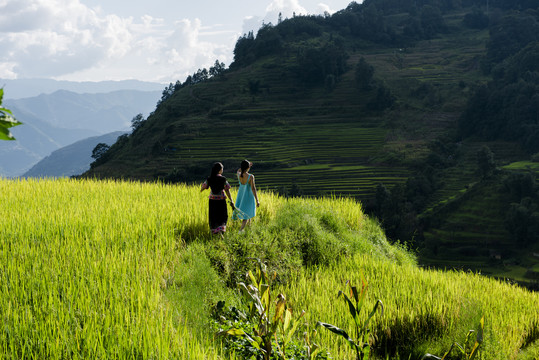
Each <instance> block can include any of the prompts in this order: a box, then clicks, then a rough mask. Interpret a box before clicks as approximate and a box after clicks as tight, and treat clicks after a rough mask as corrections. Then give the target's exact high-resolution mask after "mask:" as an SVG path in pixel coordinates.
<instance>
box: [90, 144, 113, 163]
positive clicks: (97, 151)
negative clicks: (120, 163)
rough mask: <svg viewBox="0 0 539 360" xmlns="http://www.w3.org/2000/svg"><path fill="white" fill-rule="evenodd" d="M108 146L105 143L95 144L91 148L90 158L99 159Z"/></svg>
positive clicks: (107, 149)
mask: <svg viewBox="0 0 539 360" xmlns="http://www.w3.org/2000/svg"><path fill="white" fill-rule="evenodd" d="M109 149H110V146H109V145H107V144H105V143H99V144H97V145H96V146H95V147H94V149H93V150H92V159H95V160H99V159H101V158H102V157H103V156H104V155H105V154H106V153H107V151H109Z"/></svg>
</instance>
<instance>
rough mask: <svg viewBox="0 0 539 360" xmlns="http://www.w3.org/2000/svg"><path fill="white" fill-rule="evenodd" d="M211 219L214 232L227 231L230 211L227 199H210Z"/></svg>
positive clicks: (209, 212) (211, 227) (211, 228)
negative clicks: (227, 206) (228, 210)
mask: <svg viewBox="0 0 539 360" xmlns="http://www.w3.org/2000/svg"><path fill="white" fill-rule="evenodd" d="M208 215H209V220H210V230H211V232H212V233H213V234H219V233H224V232H226V223H227V221H228V212H227V208H226V200H212V199H210V200H209V211H208Z"/></svg>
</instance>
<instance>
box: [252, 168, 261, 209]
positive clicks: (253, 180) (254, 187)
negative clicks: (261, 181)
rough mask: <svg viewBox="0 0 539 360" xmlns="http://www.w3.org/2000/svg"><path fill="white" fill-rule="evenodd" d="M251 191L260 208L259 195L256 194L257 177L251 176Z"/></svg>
mask: <svg viewBox="0 0 539 360" xmlns="http://www.w3.org/2000/svg"><path fill="white" fill-rule="evenodd" d="M250 182H251V190H252V191H253V195H254V196H255V199H256V206H260V201H258V194H257V193H256V186H255V176H254V175H252V174H251V179H250Z"/></svg>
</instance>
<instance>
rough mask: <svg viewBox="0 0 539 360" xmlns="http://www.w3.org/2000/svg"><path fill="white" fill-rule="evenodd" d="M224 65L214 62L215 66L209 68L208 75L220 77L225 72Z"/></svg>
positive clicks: (217, 61)
mask: <svg viewBox="0 0 539 360" xmlns="http://www.w3.org/2000/svg"><path fill="white" fill-rule="evenodd" d="M225 69H226V67H225V63H223V62H221V63H220V62H219V60H215V64H213V66H212V67H210V71H209V74H210V76H211V77H215V76H219V75H222V74H223V73H224V71H225Z"/></svg>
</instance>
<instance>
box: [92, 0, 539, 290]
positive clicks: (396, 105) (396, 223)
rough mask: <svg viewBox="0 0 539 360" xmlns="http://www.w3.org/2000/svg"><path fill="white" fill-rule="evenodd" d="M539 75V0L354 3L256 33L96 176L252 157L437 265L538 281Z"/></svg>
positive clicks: (99, 164) (184, 86) (178, 170)
mask: <svg viewBox="0 0 539 360" xmlns="http://www.w3.org/2000/svg"><path fill="white" fill-rule="evenodd" d="M538 86H539V5H538V4H537V2H536V1H532V0H528V1H524V0H523V1H509V0H490V1H488V0H485V1H476V0H422V1H421V0H417V1H412V0H410V1H399V0H365V1H364V2H363V3H361V4H358V3H355V2H352V3H350V5H349V6H348V7H347V8H346V9H343V10H341V11H338V12H336V13H334V14H332V15H329V14H326V15H324V16H294V17H292V18H286V19H282V18H280V19H279V20H278V23H277V24H271V23H270V24H264V25H263V26H262V27H261V28H260V29H259V30H258V31H257V32H256V34H254V32H250V33H248V34H244V35H243V36H242V37H240V38H239V39H238V41H237V43H236V46H235V48H234V61H233V62H232V63H231V64H230V65H229V67H228V68H227V67H226V66H225V64H223V63H221V62H219V61H218V60H217V61H216V62H215V64H214V66H212V67H210V69H199V70H198V71H196V72H195V73H193V74H192V75H190V76H188V77H187V78H186V79H185V80H184V81H183V82H181V81H180V80H177V81H176V82H175V83H172V82H171V83H170V85H169V86H167V87H166V88H165V89H164V91H163V95H162V98H161V100H160V101H159V102H158V104H157V107H156V109H155V111H154V112H153V113H152V114H151V115H150V116H149V117H148V118H147V119H144V118H143V117H142V116H141V115H137V116H135V117H134V118H133V123H132V125H133V126H132V128H133V131H132V133H131V134H129V135H124V136H122V137H120V138H119V139H118V141H117V142H116V144H114V145H113V146H111V147H110V148H108V147H103V146H101V147H99V148H96V149H95V150H94V154H93V157H94V158H95V162H94V163H93V164H92V169H91V170H90V171H89V172H88V173H86V174H85V176H90V177H112V178H133V179H140V180H146V181H155V180H158V181H164V182H171V183H174V182H186V183H191V182H199V181H201V180H202V179H204V178H205V177H206V176H207V175H208V174H207V173H208V171H209V170H208V169H209V168H210V166H211V164H212V163H213V162H214V161H218V160H219V161H222V162H223V163H224V164H225V175H227V176H229V177H233V173H234V170H235V169H236V168H237V167H238V165H239V161H240V160H241V159H243V158H248V159H249V160H252V161H254V163H255V166H254V168H253V172H254V173H255V174H256V175H258V176H257V183H258V184H259V186H260V187H262V188H264V189H267V190H273V191H275V192H278V193H280V194H281V195H285V196H291V197H295V196H309V197H312V196H333V195H342V196H351V197H355V198H357V199H359V200H360V201H361V202H362V203H363V204H364V207H365V209H366V210H367V211H368V212H369V213H370V214H371V215H372V216H376V217H377V218H378V219H379V220H380V222H381V224H382V226H383V227H384V229H385V231H386V233H387V235H388V236H389V237H390V238H391V239H393V240H394V241H402V242H407V243H408V244H409V245H410V247H411V248H413V249H417V251H418V254H419V260H420V262H422V263H423V264H424V265H432V266H439V267H464V268H471V269H474V270H481V271H483V272H484V273H486V274H491V275H493V276H500V277H509V278H512V279H515V280H517V281H520V282H522V283H525V284H527V285H528V286H531V287H533V286H537V279H538V278H539V258H537V257H536V256H535V255H534V253H536V254H537V253H539V238H538V236H537V233H538V232H537V230H538V228H539V196H538V190H539V188H538V184H537V182H536V171H537V169H539V165H537V164H538V162H539V155H536V154H537V153H538V152H539V95H538V94H539V92H538Z"/></svg>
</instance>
